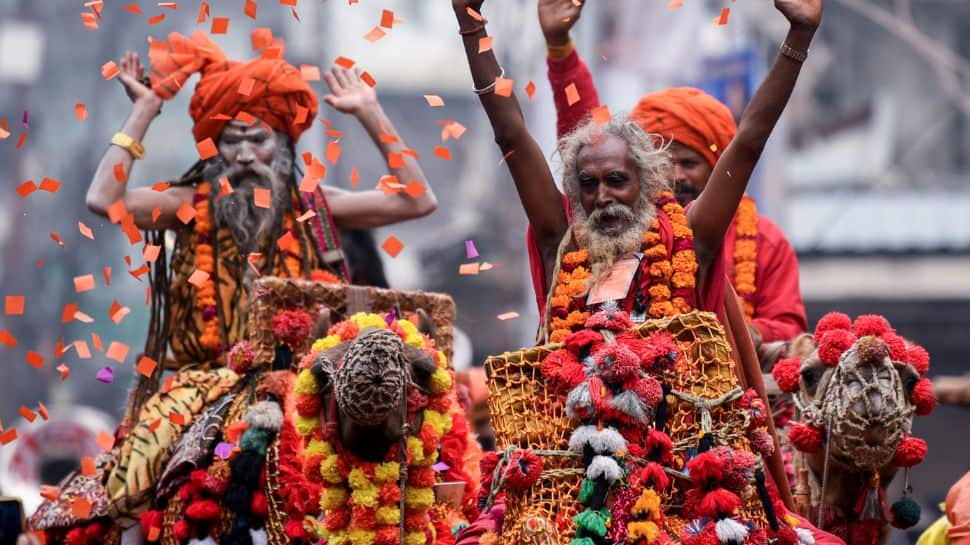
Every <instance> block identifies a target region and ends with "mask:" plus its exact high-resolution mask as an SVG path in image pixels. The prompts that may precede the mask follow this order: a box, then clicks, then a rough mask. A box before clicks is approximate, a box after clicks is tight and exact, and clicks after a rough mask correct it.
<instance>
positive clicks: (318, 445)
mask: <svg viewBox="0 0 970 545" xmlns="http://www.w3.org/2000/svg"><path fill="white" fill-rule="evenodd" d="M303 452H304V455H305V456H307V457H310V456H330V455H331V454H333V453H334V450H333V445H331V444H330V443H328V442H326V441H321V440H319V439H311V440H310V444H308V445H307V446H306V450H304V451H303Z"/></svg>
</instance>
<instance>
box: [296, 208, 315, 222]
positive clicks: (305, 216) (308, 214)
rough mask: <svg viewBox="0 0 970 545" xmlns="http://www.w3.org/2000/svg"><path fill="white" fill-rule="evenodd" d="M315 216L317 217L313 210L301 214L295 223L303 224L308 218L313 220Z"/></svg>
mask: <svg viewBox="0 0 970 545" xmlns="http://www.w3.org/2000/svg"><path fill="white" fill-rule="evenodd" d="M316 216H317V213H316V212H314V211H313V210H307V211H306V212H304V213H303V214H301V215H300V217H298V218H296V221H297V222H299V223H303V222H305V221H306V220H308V219H310V218H315V217H316Z"/></svg>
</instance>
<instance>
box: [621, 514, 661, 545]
mask: <svg viewBox="0 0 970 545" xmlns="http://www.w3.org/2000/svg"><path fill="white" fill-rule="evenodd" d="M626 535H627V537H628V538H630V541H637V540H640V539H643V540H644V541H646V542H647V543H650V542H652V541H653V540H655V539H657V536H659V535H660V528H659V527H657V525H656V524H654V523H653V522H650V521H649V520H647V521H634V522H631V523H629V524H627V527H626Z"/></svg>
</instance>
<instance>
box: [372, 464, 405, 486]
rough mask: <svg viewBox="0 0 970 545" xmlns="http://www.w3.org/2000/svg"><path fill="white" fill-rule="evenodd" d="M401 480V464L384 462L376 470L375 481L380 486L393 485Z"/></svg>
mask: <svg viewBox="0 0 970 545" xmlns="http://www.w3.org/2000/svg"><path fill="white" fill-rule="evenodd" d="M400 478H401V464H399V463H397V462H384V463H383V464H377V467H376V468H375V469H374V480H375V481H377V482H378V483H380V484H384V483H392V482H395V481H397V480H398V479H400Z"/></svg>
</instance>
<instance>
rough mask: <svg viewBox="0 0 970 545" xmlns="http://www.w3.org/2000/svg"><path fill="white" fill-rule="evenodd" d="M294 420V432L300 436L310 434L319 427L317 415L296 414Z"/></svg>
mask: <svg viewBox="0 0 970 545" xmlns="http://www.w3.org/2000/svg"><path fill="white" fill-rule="evenodd" d="M295 422H296V433H298V434H300V435H302V436H307V435H310V434H312V433H313V432H314V431H316V429H317V428H319V427H320V417H319V416H297V417H296V421H295Z"/></svg>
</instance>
